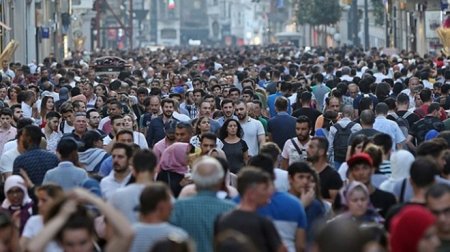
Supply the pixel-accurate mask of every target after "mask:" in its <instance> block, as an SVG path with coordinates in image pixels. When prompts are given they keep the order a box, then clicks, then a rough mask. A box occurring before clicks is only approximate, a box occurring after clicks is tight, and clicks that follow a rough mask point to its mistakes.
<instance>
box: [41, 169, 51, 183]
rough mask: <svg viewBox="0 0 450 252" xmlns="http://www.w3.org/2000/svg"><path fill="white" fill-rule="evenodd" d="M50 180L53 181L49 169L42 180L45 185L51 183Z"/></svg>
mask: <svg viewBox="0 0 450 252" xmlns="http://www.w3.org/2000/svg"><path fill="white" fill-rule="evenodd" d="M50 181H51V179H50V175H49V174H48V171H47V172H46V173H45V175H44V179H43V180H42V184H43V185H45V184H48V183H50Z"/></svg>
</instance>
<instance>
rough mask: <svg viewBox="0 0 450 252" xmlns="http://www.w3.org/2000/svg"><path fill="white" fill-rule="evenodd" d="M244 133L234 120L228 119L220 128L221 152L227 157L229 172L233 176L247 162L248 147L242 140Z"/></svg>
mask: <svg viewBox="0 0 450 252" xmlns="http://www.w3.org/2000/svg"><path fill="white" fill-rule="evenodd" d="M243 134H244V131H243V130H242V127H241V125H240V123H239V122H238V121H237V120H236V119H228V120H227V121H226V122H225V123H224V124H223V126H222V127H221V128H220V139H222V142H223V147H222V150H223V151H224V152H225V154H226V156H227V160H228V163H229V165H230V171H231V172H232V173H234V174H236V173H238V172H239V170H240V169H241V168H242V167H244V166H245V164H246V163H247V161H248V159H249V158H248V145H247V143H246V142H245V141H244V140H243V139H242V136H243Z"/></svg>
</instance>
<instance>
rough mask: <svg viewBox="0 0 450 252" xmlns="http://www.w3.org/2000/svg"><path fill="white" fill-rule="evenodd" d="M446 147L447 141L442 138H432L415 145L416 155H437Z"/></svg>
mask: <svg viewBox="0 0 450 252" xmlns="http://www.w3.org/2000/svg"><path fill="white" fill-rule="evenodd" d="M447 148H448V144H447V141H445V139H443V138H434V139H432V140H430V141H425V142H423V143H421V144H420V145H419V146H418V147H417V156H428V155H430V156H432V157H435V158H436V157H439V155H440V153H441V152H442V151H444V150H446V149H447Z"/></svg>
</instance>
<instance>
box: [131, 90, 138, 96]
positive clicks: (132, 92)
mask: <svg viewBox="0 0 450 252" xmlns="http://www.w3.org/2000/svg"><path fill="white" fill-rule="evenodd" d="M130 95H132V96H136V97H137V93H136V90H134V89H131V90H130Z"/></svg>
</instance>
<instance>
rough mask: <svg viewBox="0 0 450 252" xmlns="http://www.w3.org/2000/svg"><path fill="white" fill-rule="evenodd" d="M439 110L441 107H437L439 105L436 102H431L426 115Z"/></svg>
mask: <svg viewBox="0 0 450 252" xmlns="http://www.w3.org/2000/svg"><path fill="white" fill-rule="evenodd" d="M440 108H441V106H440V105H439V103H437V102H432V103H431V104H430V106H429V107H428V111H427V113H428V114H431V113H433V112H434V111H438V110H439V109H440Z"/></svg>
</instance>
